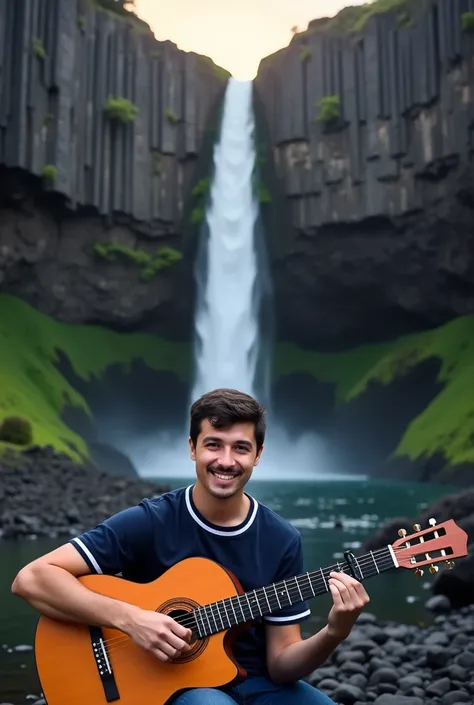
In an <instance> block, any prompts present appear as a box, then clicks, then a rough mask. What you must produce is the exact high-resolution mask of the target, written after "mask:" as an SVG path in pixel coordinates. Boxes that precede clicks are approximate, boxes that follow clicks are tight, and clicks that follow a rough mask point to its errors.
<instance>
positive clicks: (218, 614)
mask: <svg viewBox="0 0 474 705" xmlns="http://www.w3.org/2000/svg"><path fill="white" fill-rule="evenodd" d="M390 566H393V559H392V558H391V556H387V558H385V559H383V560H382V561H379V563H378V567H379V569H380V570H385V569H386V568H389V567H390ZM366 567H367V566H366ZM393 567H395V566H393ZM346 568H347V566H346ZM290 580H291V578H290V579H289V580H288V581H286V583H287V587H286V592H287V593H288V598H289V599H290V601H294V604H297V603H301V602H305V601H306V600H312V599H314V597H316V596H318V595H314V596H313V595H311V596H308V597H307V598H306V599H305V600H301V595H300V588H298V587H297V586H296V585H293V586H290V585H289V584H288V583H289V582H290ZM311 583H312V585H313V587H314V591H315V592H318V590H319V589H320V588H321V587H322V586H323V585H324V586H325V588H326V585H327V583H326V580H323V578H322V576H319V578H318V579H317V580H316V578H314V579H312V580H311ZM308 586H309V585H308ZM325 591H326V592H327V590H325ZM250 593H253V590H251V591H250ZM257 593H258V590H257ZM247 594H249V592H248V593H247ZM319 594H323V593H319ZM243 597H244V595H234V596H233V597H232V599H234V607H238V605H237V600H239V598H243ZM267 597H268V601H269V604H270V608H271V610H272V612H277V611H279V609H280V603H279V601H278V599H277V597H276V595H275V594H273V596H271V595H270V594H268V595H267ZM224 599H225V600H226V601H227V600H229V599H231V598H224ZM218 602H221V603H222V605H223V602H224V600H219V601H218ZM265 603H266V600H265ZM216 604H217V603H211V604H210V605H206V607H208V608H210V607H212V606H214V605H216ZM241 606H242V607H243V609H244V610H245V611H250V607H249V604H248V603H247V604H245V603H243V604H242V603H241ZM289 606H291V605H285V606H284V607H289ZM223 607H224V609H225V612H223V611H221V610H219V609H218V608H217V610H214V611H213V612H212V613H211V612H210V610H209V612H208V613H207V615H206V614H204V615H202V613H201V615H200V616H201V621H202V624H203V626H206V624H207V625H208V626H209V627H210V628H211V629H212V632H213V633H216V631H223V630H225V629H230V628H231V627H232V626H237V625H230V626H228V627H227V626H225V625H224V622H223V619H224V620H229V619H230V614H229V608H228V607H225V606H224V605H223ZM201 609H202V608H201ZM252 610H253V612H255V614H254V616H253V617H252V616H251V615H250V614H249V616H248V617H245V621H248V622H250V621H252V620H255V619H259V618H260V617H261V615H260V613H259V611H257V610H258V607H257V605H253V606H252ZM232 614H233V612H232ZM183 617H184V620H183V621H180V622H179V624H181V625H182V626H185V627H189V628H193V627H194V628H196V629H198V627H199V625H198V623H197V618H196V616H195V614H194V613H192V612H191V613H190V614H188V615H183ZM178 620H179V618H178V619H175V621H178ZM204 620H205V621H204ZM211 620H212V621H211ZM218 622H221V626H218ZM213 625H214V626H213ZM214 629H216V631H214ZM197 636H198V638H200V637H199V633H197ZM124 638H125V639H127V640H128V639H129V637H128V636H125V637H123V636H121V635H119V636H117V637H112V638H111V639H108V640H104V644H105V645H106V646H107V650H108V651H109V650H110V651H114V646H115V645H116V644H117V642H119V641H120V642H121V641H123V639H124Z"/></svg>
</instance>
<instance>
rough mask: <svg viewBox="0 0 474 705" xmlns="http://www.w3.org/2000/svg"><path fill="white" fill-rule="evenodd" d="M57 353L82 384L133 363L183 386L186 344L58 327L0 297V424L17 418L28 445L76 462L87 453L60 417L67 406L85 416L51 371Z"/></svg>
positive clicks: (80, 403)
mask: <svg viewBox="0 0 474 705" xmlns="http://www.w3.org/2000/svg"><path fill="white" fill-rule="evenodd" d="M58 351H62V352H63V353H64V354H65V355H66V356H67V357H68V359H69V361H70V363H71V366H72V368H73V369H74V372H75V373H76V374H77V375H78V376H79V377H81V378H82V379H84V380H90V379H92V378H93V377H96V378H100V377H101V375H102V374H103V372H104V371H105V370H106V369H107V367H108V366H109V365H112V364H114V363H118V364H120V365H123V368H124V371H125V372H127V371H128V370H129V369H130V365H131V363H133V361H134V360H135V359H141V360H143V361H144V362H145V364H146V365H147V366H148V367H149V368H151V369H153V370H167V371H170V372H173V373H174V374H175V375H176V376H177V377H178V378H180V379H182V380H183V381H186V379H187V375H188V370H189V348H188V346H187V345H186V344H180V343H170V342H167V341H164V340H161V339H159V338H157V337H155V336H152V335H146V334H140V333H116V332H114V331H111V330H109V329H107V328H103V327H101V326H92V325H70V324H66V323H59V322H57V321H55V320H53V319H52V318H49V317H48V316H45V315H44V314H42V313H40V312H39V311H36V310H35V309H34V308H32V307H31V306H29V305H28V304H26V303H24V302H23V301H21V300H19V299H16V298H14V297H12V296H7V295H0V423H1V422H2V419H3V418H5V417H7V416H22V417H24V418H26V419H28V420H29V421H30V423H31V424H32V427H33V443H35V444H38V445H46V444H50V445H52V446H53V447H54V448H56V449H57V450H58V451H64V452H66V453H69V455H71V456H72V457H74V458H76V459H79V454H82V455H83V456H87V448H86V445H85V443H84V441H83V439H82V438H81V437H80V436H78V435H77V434H76V433H74V432H73V431H72V430H71V429H70V428H69V427H68V426H66V424H65V423H64V422H63V421H62V419H61V412H62V410H63V409H64V407H65V406H66V405H67V404H68V403H69V404H71V405H74V406H78V407H80V408H81V409H83V410H84V411H85V412H86V413H88V414H90V411H89V409H88V406H87V403H86V401H85V399H84V398H83V397H82V396H81V395H80V394H79V393H78V392H77V391H76V390H75V389H74V388H73V387H72V386H71V385H70V384H69V383H68V381H67V380H66V379H65V378H64V377H63V375H62V374H61V373H60V372H59V371H58V370H57V368H56V367H55V363H56V362H57V361H58ZM70 444H73V445H74V446H75V447H76V448H77V450H78V453H74V452H73V450H72V449H71V445H70ZM1 445H2V444H0V447H1Z"/></svg>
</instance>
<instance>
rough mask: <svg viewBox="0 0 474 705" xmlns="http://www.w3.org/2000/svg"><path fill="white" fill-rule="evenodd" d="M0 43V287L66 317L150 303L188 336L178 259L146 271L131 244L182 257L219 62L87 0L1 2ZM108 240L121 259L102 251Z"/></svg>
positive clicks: (102, 317) (121, 318)
mask: <svg viewBox="0 0 474 705" xmlns="http://www.w3.org/2000/svg"><path fill="white" fill-rule="evenodd" d="M0 46H1V47H2V51H1V52H0V287H1V289H2V291H7V292H9V293H14V294H15V295H18V296H21V297H22V298H24V299H25V300H27V301H28V302H29V303H31V304H33V305H34V306H35V307H37V308H39V309H40V310H42V311H44V312H45V313H47V314H49V315H53V316H54V317H55V318H57V319H58V320H62V321H67V322H74V323H78V322H105V323H107V324H110V325H116V326H118V327H123V326H128V325H136V324H137V323H140V322H141V321H142V320H144V319H146V317H147V315H148V314H149V313H150V312H154V313H156V312H157V311H159V312H160V316H158V318H159V319H160V321H161V329H160V330H159V332H160V333H162V334H166V335H167V337H173V336H174V335H180V336H181V337H185V336H186V335H188V334H189V332H188V330H187V328H186V323H187V322H189V318H190V316H191V315H192V309H193V297H192V295H191V293H190V294H189V295H186V294H185V291H184V290H183V289H184V288H185V287H186V286H189V279H190V277H189V276H188V275H186V277H185V280H184V283H183V279H182V278H180V277H179V276H178V274H179V272H180V271H181V268H182V266H183V262H182V261H181V262H180V263H178V262H176V263H174V264H173V265H172V266H169V267H162V268H160V269H159V271H156V272H155V274H154V275H153V276H151V273H150V271H148V273H147V274H146V276H142V275H143V269H146V266H144V267H140V266H139V264H140V262H138V263H137V262H136V261H134V260H133V259H130V258H127V256H126V255H127V252H128V253H129V251H130V250H134V251H136V250H139V251H140V253H141V254H140V257H142V260H143V261H144V260H146V259H147V257H149V258H151V259H153V258H156V257H157V256H159V253H160V252H162V251H163V250H162V248H163V247H166V248H172V249H173V251H175V252H178V253H180V254H182V251H183V246H182V245H183V242H182V236H183V230H184V229H185V227H186V222H185V218H184V215H183V214H184V212H185V205H186V201H187V199H188V196H189V194H190V192H191V190H192V188H193V186H194V183H195V180H196V178H197V176H196V165H197V162H198V157H200V156H201V155H200V152H201V150H202V148H203V144H204V143H205V137H206V131H208V130H209V129H211V128H212V127H213V125H214V123H215V121H216V120H217V119H218V108H219V105H220V102H221V100H222V97H223V93H224V90H225V86H226V82H227V78H228V74H227V72H225V71H224V70H222V69H220V68H219V67H217V66H215V65H214V64H213V62H212V61H211V60H210V59H208V58H207V57H204V56H200V55H197V54H195V53H192V52H191V53H185V52H183V51H180V50H179V49H178V48H177V47H176V45H174V44H173V43H172V42H169V41H165V42H158V41H156V40H155V38H154V36H153V34H152V32H151V30H150V28H149V27H148V26H147V25H146V24H145V23H144V22H142V21H141V20H139V19H138V18H137V17H135V16H134V15H132V14H126V15H124V16H118V15H117V14H115V13H113V12H107V11H103V10H100V9H97V8H96V7H95V5H94V4H93V3H90V2H89V1H88V0H57V1H56V2H43V1H42V0H18V1H17V0H15V2H11V1H6V2H0ZM104 243H105V244H106V245H114V246H116V245H118V246H119V247H120V248H121V253H119V256H115V257H109V258H105V257H98V256H97V254H96V248H95V246H96V245H98V244H99V245H100V244H104ZM124 248H125V250H126V252H125V254H124V252H123V250H124ZM137 265H138V266H137ZM186 272H188V269H187V270H186ZM180 326H181V328H180Z"/></svg>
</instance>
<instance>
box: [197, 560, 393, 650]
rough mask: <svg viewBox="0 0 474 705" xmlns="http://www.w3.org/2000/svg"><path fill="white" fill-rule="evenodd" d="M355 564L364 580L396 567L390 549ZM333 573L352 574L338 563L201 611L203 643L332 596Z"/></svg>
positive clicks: (238, 596) (213, 604)
mask: <svg viewBox="0 0 474 705" xmlns="http://www.w3.org/2000/svg"><path fill="white" fill-rule="evenodd" d="M355 562H356V565H357V567H358V569H359V571H360V575H361V577H362V579H363V580H365V579H367V578H370V577H372V576H374V575H378V574H380V573H383V572H385V571H387V570H391V569H392V568H395V567H396V564H395V562H394V560H393V554H392V551H391V548H390V547H389V546H387V547H386V548H384V549H381V550H379V551H376V554H374V553H373V552H372V551H370V552H369V553H367V554H365V555H363V556H360V557H359V558H357V559H355ZM333 571H337V572H344V573H349V572H350V571H349V567H348V565H347V563H336V564H335V565H333V566H329V567H327V568H320V569H319V570H315V571H312V572H309V573H303V574H302V575H297V576H295V577H293V578H289V579H288V580H281V581H280V582H277V583H272V584H271V585H267V586H266V587H262V588H257V589H255V590H251V591H249V592H245V593H244V594H243V595H236V596H234V597H228V598H226V599H224V600H219V601H218V602H213V603H210V604H208V605H204V606H203V607H199V608H198V609H196V610H194V612H193V615H194V617H195V620H196V630H197V633H198V636H199V638H201V639H202V638H204V637H206V636H211V634H217V632H220V631H224V630H225V629H230V628H231V627H235V626H237V625H239V624H244V623H246V622H251V621H254V620H256V619H260V618H261V617H265V616H267V615H271V614H272V613H273V612H277V611H278V610H281V609H283V608H284V607H290V606H293V605H296V604H299V603H301V602H304V601H305V600H310V599H312V598H313V597H317V596H318V595H323V594H324V593H326V592H329V574H330V573H331V572H333Z"/></svg>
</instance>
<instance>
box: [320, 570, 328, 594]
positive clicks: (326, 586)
mask: <svg viewBox="0 0 474 705" xmlns="http://www.w3.org/2000/svg"><path fill="white" fill-rule="evenodd" d="M320 571H321V575H322V576H323V583H324V587H325V588H326V592H329V587H328V584H327V582H326V578H325V577H324V572H323V569H322V568H320Z"/></svg>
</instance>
